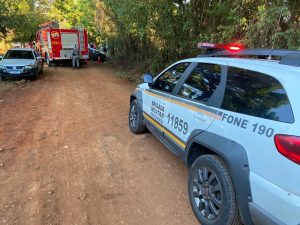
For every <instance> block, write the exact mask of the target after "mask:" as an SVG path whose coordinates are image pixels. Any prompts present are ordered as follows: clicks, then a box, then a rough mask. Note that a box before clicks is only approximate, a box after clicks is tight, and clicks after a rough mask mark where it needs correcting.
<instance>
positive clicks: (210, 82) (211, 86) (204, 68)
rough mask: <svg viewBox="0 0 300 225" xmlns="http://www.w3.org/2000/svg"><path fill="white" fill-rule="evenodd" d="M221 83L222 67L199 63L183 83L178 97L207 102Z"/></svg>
mask: <svg viewBox="0 0 300 225" xmlns="http://www.w3.org/2000/svg"><path fill="white" fill-rule="evenodd" d="M220 81H221V66H220V65H216V64H209V63H199V64H198V65H197V66H196V67H195V69H194V70H193V71H192V73H191V74H190V76H189V77H188V79H187V80H186V81H185V82H184V83H183V85H182V87H181V88H180V90H179V93H178V95H179V96H182V97H184V98H190V99H192V100H196V101H202V102H207V101H208V99H209V98H210V97H211V96H212V94H213V93H214V92H215V90H216V89H217V87H218V86H219V84H220Z"/></svg>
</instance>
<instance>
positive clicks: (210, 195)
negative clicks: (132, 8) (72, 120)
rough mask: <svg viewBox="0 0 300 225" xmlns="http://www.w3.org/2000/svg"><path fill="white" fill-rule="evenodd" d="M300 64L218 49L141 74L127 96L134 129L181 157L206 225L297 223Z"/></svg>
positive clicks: (296, 59) (289, 57)
mask: <svg viewBox="0 0 300 225" xmlns="http://www.w3.org/2000/svg"><path fill="white" fill-rule="evenodd" d="M231 56H233V57H231ZM299 66H300V53H299V52H296V51H288V50H267V49H265V50H260V49H258V50H255V49H252V50H251V49H245V50H241V51H235V52H233V51H226V50H225V51H218V52H214V53H211V54H208V55H204V56H203V55H202V56H200V57H198V58H192V59H186V60H182V61H179V62H176V63H175V64H173V65H171V66H169V67H168V68H166V69H165V70H164V71H163V72H161V73H160V74H159V75H158V76H157V77H156V78H155V79H154V80H153V77H152V75H150V74H145V75H144V83H143V84H140V85H138V86H137V88H136V90H135V91H134V92H133V94H132V95H131V97H130V111H129V128H130V130H131V131H132V132H133V133H142V132H144V131H145V129H146V128H148V130H150V131H151V133H153V134H154V135H155V136H156V137H157V138H158V139H159V140H160V141H161V142H163V143H164V144H165V146H166V147H168V148H169V149H170V150H171V151H172V152H173V153H174V154H176V155H177V156H178V157H180V158H181V159H182V160H184V161H185V163H186V165H187V167H188V168H189V169H190V173H189V181H188V191H189V198H190V202H191V206H192V208H193V211H194V213H195V215H196V217H197V219H198V220H199V222H200V223H201V224H202V225H216V224H218V225H230V224H246V225H250V224H262V225H265V224H266V225H268V224H291V225H299V224H300V104H299V97H300V94H299V90H298V88H299V87H300V67H299Z"/></svg>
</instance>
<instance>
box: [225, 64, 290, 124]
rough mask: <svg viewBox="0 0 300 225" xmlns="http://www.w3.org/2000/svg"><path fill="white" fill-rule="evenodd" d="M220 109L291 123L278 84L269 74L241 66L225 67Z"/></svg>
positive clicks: (283, 93)
mask: <svg viewBox="0 0 300 225" xmlns="http://www.w3.org/2000/svg"><path fill="white" fill-rule="evenodd" d="M222 108H223V109H225V110H229V111H233V112H238V113H243V114H247V115H251V116H256V117H260V118H264V119H270V120H275V121H279V122H285V123H293V122H294V116H293V112H292V108H291V105H290V102H289V99H288V97H287V94H286V92H285V90H284V88H283V87H282V85H281V83H280V82H279V81H278V80H276V79H275V78H273V77H271V76H269V75H266V74H263V73H259V72H255V71H251V70H246V69H241V68H235V67H229V68H228V75H227V83H226V89H225V95H224V100H223V104H222Z"/></svg>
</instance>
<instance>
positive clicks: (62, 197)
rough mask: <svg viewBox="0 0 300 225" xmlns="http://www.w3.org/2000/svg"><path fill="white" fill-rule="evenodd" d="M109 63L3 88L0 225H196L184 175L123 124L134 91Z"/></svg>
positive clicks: (51, 72)
mask: <svg viewBox="0 0 300 225" xmlns="http://www.w3.org/2000/svg"><path fill="white" fill-rule="evenodd" d="M113 73H114V71H113V69H112V68H111V67H110V66H109V65H100V66H98V65H94V64H90V65H88V67H87V68H83V69H81V70H79V71H77V70H76V71H73V70H72V69H71V68H68V67H64V68H62V67H55V68H47V67H46V68H45V71H44V75H43V76H42V77H41V79H39V80H37V81H34V82H26V83H25V84H15V82H10V83H8V84H5V85H7V87H6V88H5V89H3V88H2V89H1V85H2V86H3V83H1V82H0V180H1V182H0V224H30V225H32V224H36V225H40V224H66V225H69V224H70V225H75V224H100V225H111V224H112V225H119V224H130V225H148V224H149V225H155V224H162V225H167V224H170V225H173V224H180V225H191V224H194V225H196V224H198V223H197V221H196V219H195V217H194V215H193V212H192V210H191V208H190V205H189V201H188V197H187V170H186V168H185V166H184V163H183V162H181V161H180V160H179V159H177V158H176V157H175V156H173V155H172V153H171V152H169V151H168V150H167V149H166V148H165V147H164V146H163V145H162V144H161V143H160V142H159V141H158V140H157V139H155V138H154V137H153V136H152V135H151V134H149V133H146V134H143V135H137V136H136V135H133V134H132V133H130V131H129V129H128V124H127V115H128V108H129V95H130V93H131V91H132V90H133V89H134V85H132V84H129V83H128V82H126V81H124V80H122V79H120V78H117V77H115V76H114V75H113Z"/></svg>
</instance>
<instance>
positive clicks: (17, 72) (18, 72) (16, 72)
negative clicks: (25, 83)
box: [9, 70, 21, 74]
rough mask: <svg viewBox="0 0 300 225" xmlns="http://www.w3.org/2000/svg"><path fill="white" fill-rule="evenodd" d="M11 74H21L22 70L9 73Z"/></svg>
mask: <svg viewBox="0 0 300 225" xmlns="http://www.w3.org/2000/svg"><path fill="white" fill-rule="evenodd" d="M9 73H10V74H20V73H21V71H20V70H11V71H9Z"/></svg>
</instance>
